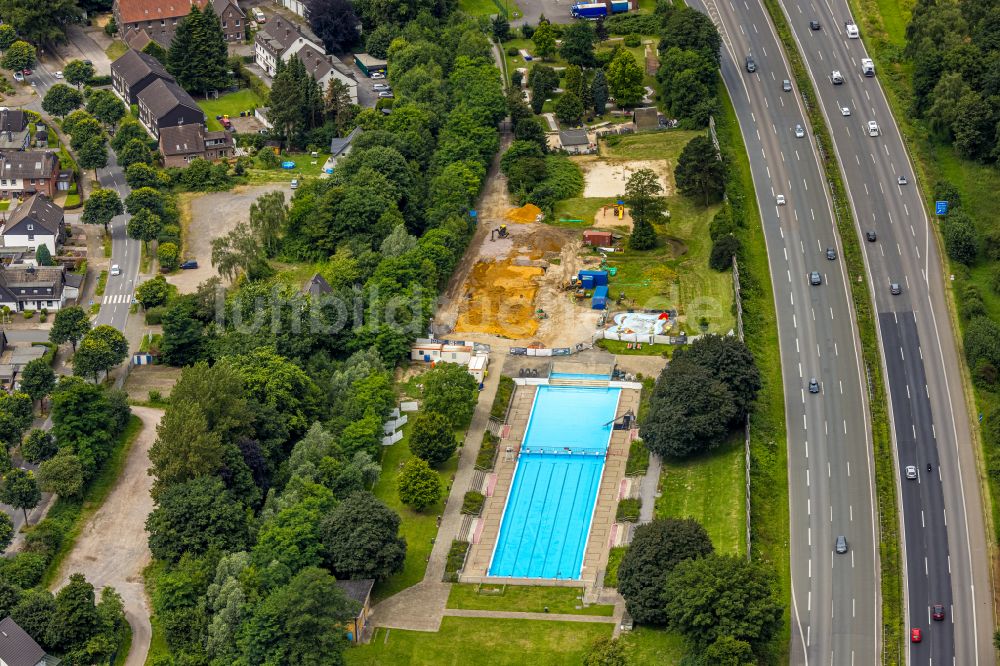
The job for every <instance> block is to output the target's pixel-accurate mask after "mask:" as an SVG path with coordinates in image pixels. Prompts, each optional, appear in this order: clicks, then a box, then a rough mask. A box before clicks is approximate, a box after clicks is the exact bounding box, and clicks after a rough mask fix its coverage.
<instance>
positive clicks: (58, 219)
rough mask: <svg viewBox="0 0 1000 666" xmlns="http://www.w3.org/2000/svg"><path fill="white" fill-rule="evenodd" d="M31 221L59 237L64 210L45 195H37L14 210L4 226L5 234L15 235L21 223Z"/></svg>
mask: <svg viewBox="0 0 1000 666" xmlns="http://www.w3.org/2000/svg"><path fill="white" fill-rule="evenodd" d="M29 220H30V221H31V222H33V223H34V224H37V225H38V226H40V227H42V228H43V229H44V230H45V231H47V232H49V233H50V234H52V235H53V236H58V235H59V231H60V226H61V225H62V222H63V209H62V208H60V207H59V206H57V205H55V204H54V203H52V200H51V199H49V198H48V197H47V196H45V195H44V194H35V195H34V196H31V197H28V200H27V201H25V202H24V203H23V204H21V205H20V206H18V207H17V208H16V209H14V212H13V213H11V214H10V219H8V220H7V224H6V225H5V226H4V231H3V232H4V233H5V234H9V233H13V232H14V231H15V230H16V228H17V226H18V225H19V224H20V223H21V222H25V221H29Z"/></svg>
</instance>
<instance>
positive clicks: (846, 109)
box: [840, 106, 851, 116]
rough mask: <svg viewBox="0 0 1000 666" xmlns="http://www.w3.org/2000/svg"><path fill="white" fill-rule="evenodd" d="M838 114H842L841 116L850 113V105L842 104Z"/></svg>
mask: <svg viewBox="0 0 1000 666" xmlns="http://www.w3.org/2000/svg"><path fill="white" fill-rule="evenodd" d="M840 115H842V116H849V115H851V107H849V106H842V107H840Z"/></svg>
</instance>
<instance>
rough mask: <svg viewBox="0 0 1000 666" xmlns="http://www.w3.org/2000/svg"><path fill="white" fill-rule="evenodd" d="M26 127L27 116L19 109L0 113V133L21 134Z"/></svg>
mask: <svg viewBox="0 0 1000 666" xmlns="http://www.w3.org/2000/svg"><path fill="white" fill-rule="evenodd" d="M27 127H28V116H27V115H26V114H25V113H24V111H22V110H21V109H4V110H3V111H0V132H23V131H24V130H25V129H27Z"/></svg>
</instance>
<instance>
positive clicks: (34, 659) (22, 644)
mask: <svg viewBox="0 0 1000 666" xmlns="http://www.w3.org/2000/svg"><path fill="white" fill-rule="evenodd" d="M44 657H45V650H43V649H42V648H41V646H40V645H39V644H38V643H36V642H35V639H33V638H32V637H31V636H29V635H28V632H26V631H25V630H24V629H22V628H21V627H19V626H17V622H14V620H13V618H11V617H10V616H9V615H8V616H7V617H5V618H4V619H3V620H0V659H2V660H3V662H4V663H5V664H7V666H35V664H37V663H38V662H40V661H41V660H42V659H43V658H44Z"/></svg>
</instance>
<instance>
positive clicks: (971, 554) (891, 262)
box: [723, 0, 994, 664]
mask: <svg viewBox="0 0 1000 666" xmlns="http://www.w3.org/2000/svg"><path fill="white" fill-rule="evenodd" d="M723 1H725V2H728V1H729V0H723ZM784 9H785V13H786V15H787V16H788V18H789V21H790V23H791V27H792V31H793V33H794V36H795V38H796V40H797V41H798V44H799V47H800V51H801V52H802V53H803V55H804V57H805V61H806V64H807V66H808V69H809V73H810V75H811V77H812V79H813V83H814V85H815V86H816V88H817V92H818V94H819V96H820V100H819V101H820V103H821V108H822V110H823V113H824V114H825V115H826V118H827V122H828V124H829V126H830V130H831V134H832V137H833V141H834V148H835V150H836V152H837V157H838V159H839V161H840V166H841V171H842V173H843V176H844V180H845V183H846V186H847V190H848V195H849V197H850V199H851V205H852V207H853V210H854V213H855V219H856V220H857V224H858V226H859V229H858V231H859V232H861V231H869V230H871V231H875V232H876V236H877V240H876V241H875V242H863V245H864V250H865V253H864V254H865V262H866V266H867V269H868V271H869V277H870V284H871V288H872V291H873V292H874V298H875V304H876V308H877V311H878V314H879V334H880V338H881V344H882V352H883V359H884V362H885V366H886V379H887V389H888V391H889V396H890V407H891V410H890V415H891V419H892V425H893V434H894V440H895V445H896V463H897V478H898V479H899V481H898V483H899V485H900V496H901V502H900V506H901V509H902V522H903V531H904V546H905V556H904V561H905V566H906V572H905V573H906V576H905V580H906V586H905V594H906V599H907V625H908V626H907V630H908V633H909V629H911V628H914V627H916V628H920V629H921V630H922V631H923V641H922V642H921V643H919V644H909V646H908V647H909V648H910V654H909V663H910V664H931V663H933V664H953V663H954V664H992V663H994V661H993V660H994V652H993V648H992V640H991V638H992V618H993V610H992V605H991V598H992V597H991V593H992V591H991V589H990V584H989V580H990V578H989V569H988V551H987V548H986V533H985V525H984V521H983V513H982V498H981V495H980V488H979V482H978V477H977V472H976V463H975V454H974V451H973V449H972V439H971V434H970V423H969V415H968V409H967V407H966V402H965V398H964V395H963V391H962V379H961V372H962V370H961V365H960V363H959V359H958V356H957V351H956V343H955V338H954V333H953V331H952V328H951V326H950V322H949V315H948V307H947V303H946V299H945V295H944V280H943V273H942V271H943V268H942V260H941V255H940V253H939V251H938V248H937V244H936V241H935V240H934V234H933V231H932V230H931V228H930V223H929V220H928V217H927V214H926V209H925V208H924V206H923V202H922V201H921V197H920V191H919V189H918V188H917V184H916V182H915V178H914V174H913V170H912V168H911V165H910V163H909V160H908V157H907V153H906V151H905V148H904V146H903V141H902V137H901V136H900V133H899V130H898V128H897V126H896V124H895V121H894V119H893V117H892V113H891V111H890V108H889V105H888V103H887V102H886V99H885V96H884V94H883V92H882V89H881V86H880V85H879V82H878V76H877V74H878V67H879V63H877V62H876V63H875V68H876V76H874V77H866V76H864V74H863V73H862V67H861V59H862V58H865V57H868V54H867V52H866V50H865V47H864V44H863V42H862V40H861V39H849V38H848V37H847V33H846V30H845V27H844V23H845V21H847V20H848V19H849V18H850V13H849V11H848V8H847V5H846V2H844V1H843V0H829V1H825V2H821V3H820V2H816V3H806V2H799V1H798V0H784ZM810 20H818V21H819V22H820V24H821V29H820V30H812V29H810V26H809V21H810ZM834 69H836V70H839V71H840V73H841V74H842V75H843V78H844V83H843V84H841V85H834V84H833V81H832V77H831V73H832V71H833V70H834ZM844 107H846V108H847V109H849V111H850V115H847V116H845V115H843V111H842V109H843V108H844ZM869 121H875V122H876V123H877V125H878V132H877V133H876V134H877V135H876V136H871V135H870V132H869V130H868V122H869ZM900 176H903V177H905V178H906V179H907V181H908V182H907V184H900V183H899V182H898V180H897V179H898V178H899V177H900ZM862 239H864V236H863V235H862ZM893 283H896V284H898V285H899V287H900V291H901V292H902V293H900V294H898V295H893V294H892V293H891V289H890V285H891V284H893ZM928 464H930V465H931V468H932V472H931V473H930V474H928V473H927V465H928ZM907 465H914V466H916V467H917V469H918V470H919V471H920V478H919V481H914V480H906V479H905V478H904V476H905V475H904V470H905V467H906V466H907ZM934 603H942V604H944V606H945V608H946V616H945V620H944V621H941V622H934V621H932V620H931V618H930V609H931V606H932V605H933V604H934Z"/></svg>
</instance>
